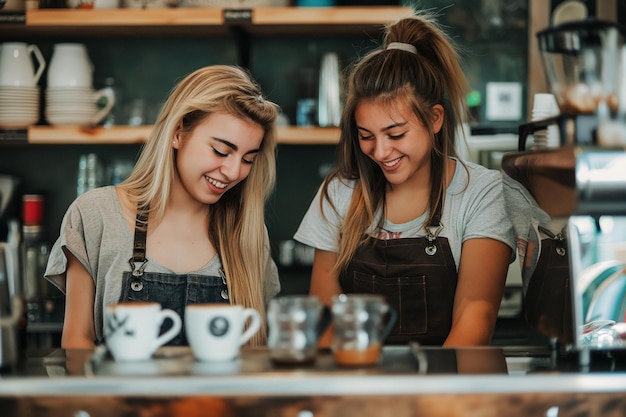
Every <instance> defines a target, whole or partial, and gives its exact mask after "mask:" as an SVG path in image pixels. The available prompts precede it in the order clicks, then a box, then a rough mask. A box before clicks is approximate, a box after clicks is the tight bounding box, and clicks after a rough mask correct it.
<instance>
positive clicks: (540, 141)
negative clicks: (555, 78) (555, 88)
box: [532, 93, 560, 149]
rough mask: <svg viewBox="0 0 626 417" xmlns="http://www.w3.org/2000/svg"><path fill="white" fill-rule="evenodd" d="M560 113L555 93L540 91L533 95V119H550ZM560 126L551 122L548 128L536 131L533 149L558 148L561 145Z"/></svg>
mask: <svg viewBox="0 0 626 417" xmlns="http://www.w3.org/2000/svg"><path fill="white" fill-rule="evenodd" d="M558 115H559V105H558V104H557V101H556V97H555V96H554V94H548V93H538V94H535V95H534V97H533V109H532V121H534V122H535V121H540V120H545V119H549V118H550V117H554V116H558ZM559 136H560V133H559V127H558V126H557V125H556V124H551V125H549V126H548V128H547V129H541V130H537V131H535V133H534V135H533V145H532V149H547V148H558V147H559V146H560V139H559Z"/></svg>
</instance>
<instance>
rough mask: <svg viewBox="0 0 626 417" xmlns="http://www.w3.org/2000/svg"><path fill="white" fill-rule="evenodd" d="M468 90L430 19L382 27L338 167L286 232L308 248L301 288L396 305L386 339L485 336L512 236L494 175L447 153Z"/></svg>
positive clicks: (431, 341) (352, 94) (361, 74)
mask: <svg viewBox="0 0 626 417" xmlns="http://www.w3.org/2000/svg"><path fill="white" fill-rule="evenodd" d="M467 92H468V82H467V80H466V78H465V76H464V74H463V71H462V69H461V66H460V64H459V59H458V53H457V50H456V49H455V47H454V45H453V43H452V42H451V40H450V39H449V38H448V37H447V35H446V34H445V32H444V31H443V30H442V29H441V28H440V27H439V26H438V25H437V23H436V21H435V20H434V19H433V18H431V17H428V16H425V15H422V16H413V17H410V18H405V19H402V20H400V21H398V22H396V23H395V24H393V25H390V26H389V27H388V28H387V30H386V33H385V38H384V43H383V46H382V48H380V49H377V50H375V51H373V52H370V53H369V54H368V55H366V56H365V57H363V58H362V59H361V60H360V61H359V62H357V63H356V64H355V66H354V68H353V69H352V71H351V73H350V75H349V78H348V84H347V91H346V99H345V108H344V112H343V116H342V121H341V137H340V141H339V145H338V151H337V162H336V166H335V168H334V170H333V171H332V172H331V173H330V174H329V175H328V177H327V178H326V179H325V180H324V182H323V184H322V186H321V187H320V190H319V191H318V193H317V195H316V197H315V199H314V201H313V202H312V203H311V205H310V207H309V210H308V211H307V213H306V215H305V217H304V219H303V220H302V223H301V225H300V227H299V228H298V231H297V232H296V234H295V239H296V240H298V241H300V242H302V243H304V244H306V245H310V246H312V247H314V248H315V249H316V251H315V258H314V264H313V270H312V277H311V287H310V293H311V294H313V295H317V296H318V297H320V299H321V300H322V301H323V302H325V303H326V304H329V305H330V304H331V303H332V298H333V297H334V296H336V295H338V294H340V293H378V294H382V295H384V296H385V297H386V299H387V301H388V302H389V303H390V305H391V306H393V307H394V308H395V309H396V310H397V312H398V320H397V323H396V325H395V328H394V330H393V331H392V333H391V335H390V337H389V338H388V339H387V342H388V343H407V342H410V341H415V342H419V343H421V344H424V345H445V346H463V345H487V344H489V343H490V341H491V338H492V335H493V331H494V327H495V322H496V318H497V313H498V309H499V305H500V300H501V297H502V294H503V291H504V284H505V280H506V275H507V269H508V265H509V263H510V262H511V261H512V260H513V258H514V256H513V249H514V248H515V239H514V234H513V229H512V225H511V222H510V220H509V218H508V217H507V213H506V210H505V205H504V201H503V197H502V178H501V175H500V173H499V172H498V171H494V170H488V169H486V168H484V167H482V166H480V165H476V164H472V163H469V162H463V161H462V160H460V159H459V157H458V156H457V154H456V152H455V142H457V141H459V140H462V139H463V138H462V137H458V135H459V132H461V131H462V129H461V123H462V122H463V120H464V119H465V116H466V111H467V109H466V106H465V97H466V94H467ZM329 338H330V332H328V333H327V334H326V335H324V338H323V339H322V344H328V343H329Z"/></svg>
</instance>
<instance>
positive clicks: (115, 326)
mask: <svg viewBox="0 0 626 417" xmlns="http://www.w3.org/2000/svg"><path fill="white" fill-rule="evenodd" d="M128 319H129V317H128V316H126V317H124V318H123V319H119V318H118V317H117V315H116V314H115V313H113V315H112V318H111V320H110V321H109V322H108V323H107V330H108V332H107V333H108V336H113V335H114V334H115V333H117V332H118V331H122V330H123V331H124V334H125V335H126V336H134V335H135V331H134V330H129V329H126V328H125V327H124V326H125V325H126V322H127V321H128Z"/></svg>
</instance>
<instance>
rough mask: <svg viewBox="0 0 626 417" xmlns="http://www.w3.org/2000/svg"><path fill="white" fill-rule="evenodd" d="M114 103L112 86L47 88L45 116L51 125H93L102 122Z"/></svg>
mask: <svg viewBox="0 0 626 417" xmlns="http://www.w3.org/2000/svg"><path fill="white" fill-rule="evenodd" d="M102 102H104V104H103V105H101V106H100V105H99V103H102ZM114 105H115V91H114V90H113V89H112V88H111V87H105V88H102V89H100V90H94V89H93V88H87V87H81V88H47V89H46V108H45V116H46V120H47V121H48V123H50V124H51V125H78V126H93V125H97V124H99V123H100V122H102V120H104V118H105V117H106V116H107V115H108V114H109V113H110V112H111V110H112V109H113V106H114Z"/></svg>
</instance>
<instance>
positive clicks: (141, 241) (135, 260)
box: [128, 205, 149, 277]
mask: <svg viewBox="0 0 626 417" xmlns="http://www.w3.org/2000/svg"><path fill="white" fill-rule="evenodd" d="M148 210H149V206H148V205H146V206H144V207H139V206H137V217H136V218H135V237H134V239H133V256H132V257H131V258H130V259H129V260H128V263H129V264H130V268H131V272H132V274H133V276H135V277H140V276H142V275H143V270H144V269H145V268H146V264H147V263H148V260H147V259H146V237H147V235H148V215H147V213H148ZM142 226H143V227H142ZM138 264H139V265H138Z"/></svg>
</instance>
